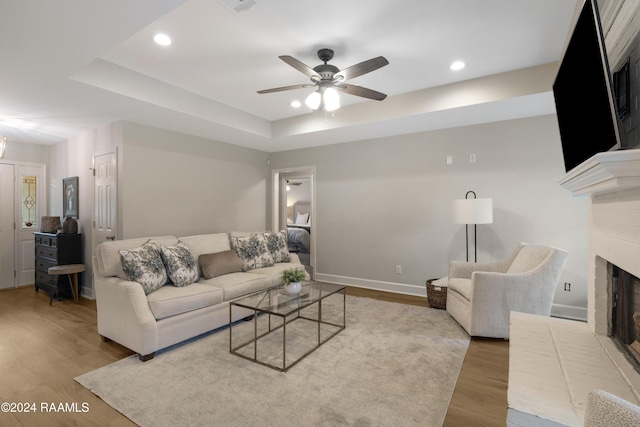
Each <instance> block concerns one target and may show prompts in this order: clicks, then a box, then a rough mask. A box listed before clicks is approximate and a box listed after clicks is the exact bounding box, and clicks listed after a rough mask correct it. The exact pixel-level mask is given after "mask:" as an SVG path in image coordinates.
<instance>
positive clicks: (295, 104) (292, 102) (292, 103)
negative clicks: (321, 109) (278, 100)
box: [291, 100, 302, 108]
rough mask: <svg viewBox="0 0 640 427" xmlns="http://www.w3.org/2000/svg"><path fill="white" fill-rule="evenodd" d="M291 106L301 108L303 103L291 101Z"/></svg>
mask: <svg viewBox="0 0 640 427" xmlns="http://www.w3.org/2000/svg"><path fill="white" fill-rule="evenodd" d="M291 106H292V107H293V108H300V107H301V106H302V103H301V102H300V101H297V100H296V101H291Z"/></svg>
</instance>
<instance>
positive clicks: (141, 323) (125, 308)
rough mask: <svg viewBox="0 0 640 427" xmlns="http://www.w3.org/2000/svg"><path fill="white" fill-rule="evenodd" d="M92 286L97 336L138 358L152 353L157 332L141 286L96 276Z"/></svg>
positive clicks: (156, 339) (155, 345)
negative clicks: (111, 341) (122, 347)
mask: <svg viewBox="0 0 640 427" xmlns="http://www.w3.org/2000/svg"><path fill="white" fill-rule="evenodd" d="M94 284H95V289H96V306H97V310H98V333H99V334H100V335H102V336H104V337H106V338H109V339H111V340H113V341H115V342H117V343H119V344H121V345H123V346H125V347H127V348H129V349H131V350H133V351H135V352H136V353H139V354H141V355H147V354H151V353H153V352H155V351H156V350H157V343H158V333H157V330H158V329H157V324H156V319H155V317H154V316H153V313H152V312H151V309H150V308H149V303H148V301H147V297H146V295H145V293H144V290H143V289H142V286H140V285H139V284H138V283H136V282H130V281H127V280H122V279H119V278H117V277H96V278H95V280H94Z"/></svg>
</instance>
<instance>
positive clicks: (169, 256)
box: [160, 243, 199, 287]
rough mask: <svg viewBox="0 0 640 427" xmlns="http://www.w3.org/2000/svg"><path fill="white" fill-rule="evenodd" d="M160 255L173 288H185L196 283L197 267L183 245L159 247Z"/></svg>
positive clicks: (187, 249)
mask: <svg viewBox="0 0 640 427" xmlns="http://www.w3.org/2000/svg"><path fill="white" fill-rule="evenodd" d="M160 255H161V256H162V261H163V262H164V265H165V267H166V268H167V274H168V275H169V278H170V279H171V281H172V282H173V284H174V285H175V286H177V287H182V286H187V285H190V284H192V283H195V282H197V281H198V277H199V273H198V265H197V264H196V260H195V259H194V258H193V255H191V252H189V248H187V246H186V245H185V244H184V243H178V244H177V245H176V246H164V245H163V246H160Z"/></svg>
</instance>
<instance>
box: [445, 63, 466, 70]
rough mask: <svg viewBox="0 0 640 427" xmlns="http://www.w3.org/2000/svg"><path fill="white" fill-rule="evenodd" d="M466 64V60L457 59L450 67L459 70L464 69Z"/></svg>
mask: <svg viewBox="0 0 640 427" xmlns="http://www.w3.org/2000/svg"><path fill="white" fill-rule="evenodd" d="M464 65H465V64H464V62H462V61H456V62H454V63H453V64H451V66H450V67H449V68H450V69H451V70H453V71H458V70H462V69H463V68H464Z"/></svg>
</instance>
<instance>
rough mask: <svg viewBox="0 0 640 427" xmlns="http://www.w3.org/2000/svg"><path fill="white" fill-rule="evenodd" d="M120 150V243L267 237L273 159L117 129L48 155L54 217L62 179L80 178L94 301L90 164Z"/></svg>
mask: <svg viewBox="0 0 640 427" xmlns="http://www.w3.org/2000/svg"><path fill="white" fill-rule="evenodd" d="M116 148H117V150H118V176H119V178H118V204H119V205H118V211H119V212H118V214H119V219H118V223H119V233H118V238H120V239H126V238H132V237H144V236H160V235H175V236H187V235H191V234H203V233H211V232H224V231H230V230H236V229H237V230H264V229H266V224H267V222H266V218H267V214H266V208H265V207H266V204H267V202H266V197H267V196H266V195H267V177H268V176H269V169H268V166H267V159H268V154H267V153H263V152H260V151H256V150H251V149H247V148H243V147H238V146H234V145H230V144H225V143H221V142H217V141H211V140H207V139H203V138H198V137H194V136H190V135H185V134H180V133H177V132H171V131H165V130H162V129H157V128H153V127H149V126H144V125H139V124H135V123H128V122H118V123H114V124H111V125H108V126H105V127H103V128H99V129H95V130H93V131H91V132H88V133H86V134H84V135H82V136H79V137H75V138H72V139H70V140H68V141H65V142H62V143H59V144H55V145H53V146H51V147H49V154H50V168H49V187H50V192H49V213H48V214H49V215H57V216H61V215H62V193H61V185H62V179H63V178H65V177H68V176H78V177H79V185H80V195H79V197H80V199H79V205H80V215H79V220H78V223H79V226H80V232H82V233H83V235H84V236H83V241H84V246H85V248H84V252H85V263H87V267H88V270H87V273H86V274H85V287H84V289H83V294H84V295H85V296H87V297H90V298H92V297H93V287H92V283H91V271H92V269H91V257H92V256H93V249H94V243H93V236H92V220H93V176H92V172H91V168H92V166H93V156H94V155H98V154H104V153H107V152H111V151H114V150H115V149H116Z"/></svg>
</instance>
